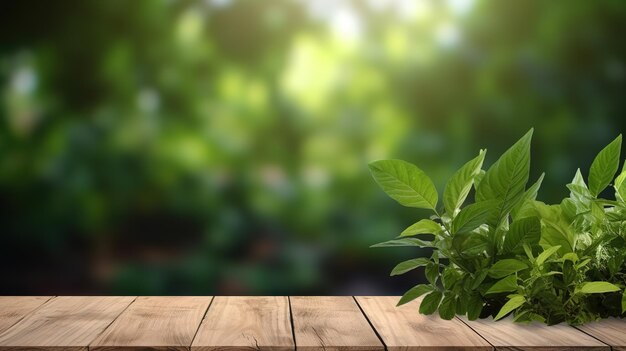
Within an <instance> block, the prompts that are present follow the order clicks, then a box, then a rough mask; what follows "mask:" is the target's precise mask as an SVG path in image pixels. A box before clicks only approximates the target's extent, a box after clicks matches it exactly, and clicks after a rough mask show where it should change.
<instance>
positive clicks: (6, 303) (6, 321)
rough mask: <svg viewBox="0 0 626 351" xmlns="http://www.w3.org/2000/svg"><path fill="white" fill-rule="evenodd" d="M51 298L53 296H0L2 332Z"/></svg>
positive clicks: (0, 324)
mask: <svg viewBox="0 0 626 351" xmlns="http://www.w3.org/2000/svg"><path fill="white" fill-rule="evenodd" d="M51 298H52V296H0V333H2V332H3V331H5V330H7V329H9V328H10V327H11V326H12V325H13V324H15V323H17V322H18V321H19V320H20V319H22V318H24V317H25V316H26V315H27V314H29V313H30V312H32V311H34V310H35V309H36V308H37V307H39V306H41V305H43V304H44V303H45V302H46V301H48V300H50V299H51Z"/></svg>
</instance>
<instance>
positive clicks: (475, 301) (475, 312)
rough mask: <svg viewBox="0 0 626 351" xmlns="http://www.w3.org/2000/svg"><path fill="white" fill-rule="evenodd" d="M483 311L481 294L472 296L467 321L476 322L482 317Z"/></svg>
mask: <svg viewBox="0 0 626 351" xmlns="http://www.w3.org/2000/svg"><path fill="white" fill-rule="evenodd" d="M482 310H483V298H482V297H481V296H480V295H479V294H472V296H470V298H469V301H468V302H467V319H469V320H470V321H474V320H476V319H478V317H480V313H481V312H482Z"/></svg>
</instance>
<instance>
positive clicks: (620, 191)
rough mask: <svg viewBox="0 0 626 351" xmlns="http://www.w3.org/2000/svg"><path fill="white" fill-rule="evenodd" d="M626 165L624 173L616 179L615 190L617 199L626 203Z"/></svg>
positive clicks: (625, 164)
mask: <svg viewBox="0 0 626 351" xmlns="http://www.w3.org/2000/svg"><path fill="white" fill-rule="evenodd" d="M624 180H626V163H624V165H623V166H622V172H621V173H620V174H619V175H618V176H617V177H616V178H615V182H614V184H613V188H615V198H616V199H618V200H620V201H622V202H624V201H626V182H625V181H624Z"/></svg>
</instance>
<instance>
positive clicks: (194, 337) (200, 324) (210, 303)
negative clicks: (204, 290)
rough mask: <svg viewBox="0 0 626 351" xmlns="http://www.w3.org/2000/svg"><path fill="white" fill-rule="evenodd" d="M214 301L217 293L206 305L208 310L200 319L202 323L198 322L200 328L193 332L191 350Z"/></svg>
mask: <svg viewBox="0 0 626 351" xmlns="http://www.w3.org/2000/svg"><path fill="white" fill-rule="evenodd" d="M213 301H215V295H213V297H211V301H210V302H209V305H208V306H207V307H206V310H205V311H204V314H203V315H202V319H200V323H198V328H197V329H196V332H195V333H194V334H193V338H191V344H189V351H191V347H192V346H193V342H194V341H195V340H196V336H198V332H199V331H200V327H201V326H202V323H204V319H205V318H206V315H207V313H209V309H210V308H211V305H212V304H213Z"/></svg>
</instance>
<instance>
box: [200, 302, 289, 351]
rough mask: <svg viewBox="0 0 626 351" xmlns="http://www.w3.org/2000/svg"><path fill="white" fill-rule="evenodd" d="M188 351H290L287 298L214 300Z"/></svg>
mask: <svg viewBox="0 0 626 351" xmlns="http://www.w3.org/2000/svg"><path fill="white" fill-rule="evenodd" d="M191 349H192V350H198V351H200V350H202V351H208V350H245V349H249V350H255V349H256V350H268V351H269V350H272V351H286V350H293V349H294V342H293V334H292V331H291V321H290V316H289V300H288V298H287V297H286V296H276V297H269V296H256V297H251V296H246V297H244V296H233V297H224V296H217V297H215V299H214V300H213V302H212V303H211V307H210V308H209V311H208V312H207V314H206V316H205V318H204V320H203V321H202V324H201V325H200V329H198V334H197V335H196V338H195V339H194V342H193V345H192V348H191Z"/></svg>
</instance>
